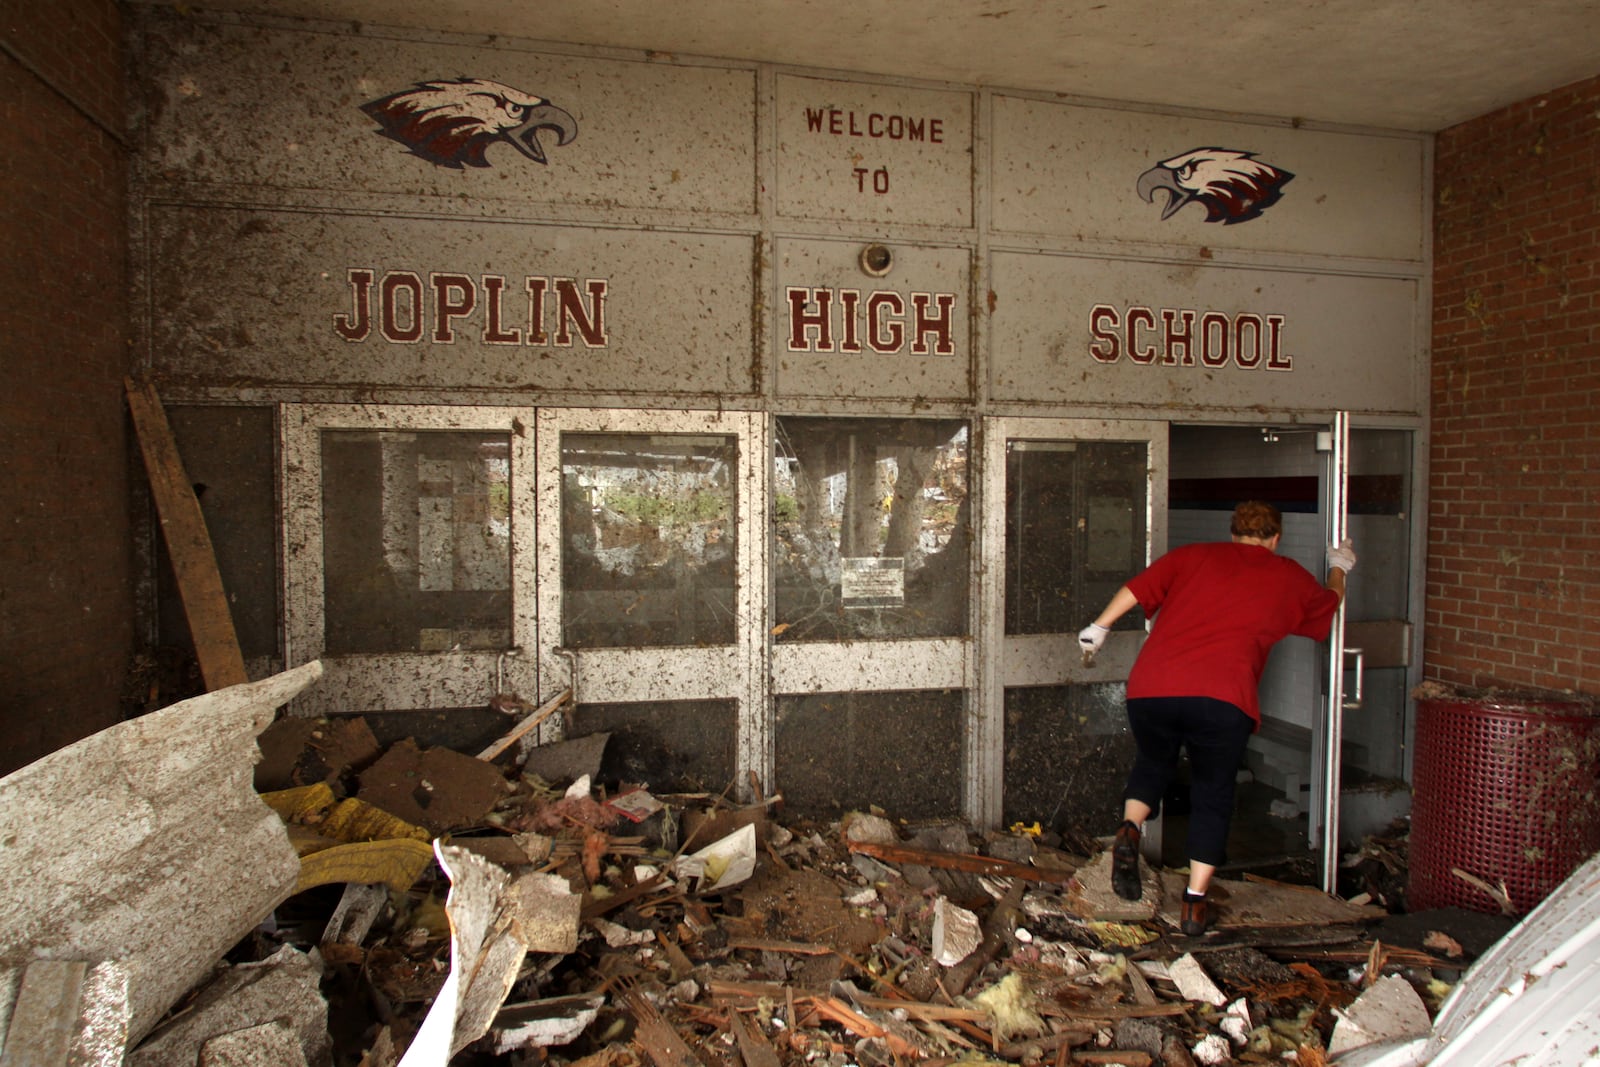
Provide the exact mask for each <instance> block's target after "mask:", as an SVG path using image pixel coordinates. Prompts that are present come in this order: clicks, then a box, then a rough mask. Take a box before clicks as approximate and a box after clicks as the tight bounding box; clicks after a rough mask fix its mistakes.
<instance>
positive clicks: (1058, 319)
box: [990, 252, 1427, 415]
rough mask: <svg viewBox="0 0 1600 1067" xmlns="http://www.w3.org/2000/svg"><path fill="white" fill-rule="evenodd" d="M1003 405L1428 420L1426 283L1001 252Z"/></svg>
mask: <svg viewBox="0 0 1600 1067" xmlns="http://www.w3.org/2000/svg"><path fill="white" fill-rule="evenodd" d="M993 262H994V269H993V276H992V291H993V294H994V295H993V297H992V298H991V302H992V306H993V308H994V311H993V322H994V326H993V359H992V362H991V365H990V393H991V396H993V397H994V398H995V399H998V400H1017V401H1040V402H1045V403H1052V402H1054V403H1064V402H1074V403H1084V404H1124V405H1134V406H1140V407H1147V408H1148V407H1155V408H1162V409H1172V410H1182V409H1193V408H1206V407H1215V408H1233V409H1239V408H1250V407H1258V408H1263V409H1272V410H1279V409H1283V410H1307V409H1309V410H1320V411H1331V410H1340V409H1347V410H1351V411H1363V412H1385V413H1397V414H1409V415H1417V414H1421V413H1422V412H1423V411H1425V410H1426V407H1425V405H1426V399H1427V398H1426V392H1425V389H1424V386H1425V384H1426V383H1425V382H1424V381H1423V380H1422V370H1423V365H1422V364H1421V363H1420V362H1419V360H1418V359H1417V352H1419V351H1420V350H1421V347H1422V344H1423V340H1424V339H1423V338H1422V336H1421V332H1422V331H1423V330H1425V329H1426V326H1427V323H1426V321H1425V320H1424V321H1423V322H1422V323H1421V325H1419V324H1418V322H1417V316H1418V315H1419V314H1421V315H1426V308H1425V307H1422V308H1420V309H1419V306H1418V293H1417V286H1418V283H1417V281H1416V280H1415V279H1411V278H1363V277H1355V276H1348V275H1333V274H1309V273H1298V272H1293V271H1276V270H1246V269H1239V268H1224V267H1206V266H1200V265H1173V264H1160V263H1135V262H1127V263H1118V262H1108V261H1105V260H1098V259H1090V258H1081V257H1077V256H1061V255H1034V254H1025V253H1004V252H1002V253H996V254H995V256H994V259H993Z"/></svg>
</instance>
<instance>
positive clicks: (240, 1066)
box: [198, 1022, 310, 1067]
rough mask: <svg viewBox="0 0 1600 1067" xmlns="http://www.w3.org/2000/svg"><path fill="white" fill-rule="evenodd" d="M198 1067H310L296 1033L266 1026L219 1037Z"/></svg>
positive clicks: (203, 1051) (203, 1053)
mask: <svg viewBox="0 0 1600 1067" xmlns="http://www.w3.org/2000/svg"><path fill="white" fill-rule="evenodd" d="M198 1067H310V1065H309V1064H307V1063H306V1057H305V1053H304V1052H303V1051H302V1050H301V1048H300V1042H299V1040H298V1038H296V1036H295V1032H294V1030H292V1029H291V1028H289V1027H287V1026H285V1025H284V1024H282V1023H280V1022H266V1023H261V1024H259V1025H257V1026H247V1027H245V1028H244V1029H242V1030H233V1031H231V1032H229V1033H226V1034H218V1035H217V1036H216V1037H213V1038H212V1039H211V1040H209V1041H207V1042H206V1043H205V1044H204V1045H203V1046H201V1048H200V1060H199V1064H198Z"/></svg>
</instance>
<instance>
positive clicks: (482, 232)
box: [149, 207, 755, 394]
mask: <svg viewBox="0 0 1600 1067" xmlns="http://www.w3.org/2000/svg"><path fill="white" fill-rule="evenodd" d="M149 230H150V243H149V248H150V261H151V263H152V269H151V272H150V276H151V307H152V310H153V321H152V323H151V337H152V345H151V351H152V353H153V359H154V360H155V363H156V367H157V369H158V370H159V371H160V372H161V373H163V374H165V375H168V376H169V377H170V378H172V379H177V380H182V379H190V380H195V381H205V382H215V381H219V380H232V381H238V382H251V383H258V384H285V385H289V384H307V385H311V384H315V385H329V386H364V385H365V386H376V387H437V388H447V389H480V390H484V389H514V390H522V389H579V388H581V389H587V390H596V391H600V390H608V389H611V390H617V391H623V392H634V391H638V390H655V391H660V392H664V393H679V392H699V391H706V392H712V391H715V392H721V393H729V394H744V393H749V392H750V391H751V389H752V384H751V364H752V362H753V360H752V351H753V345H754V341H753V327H752V325H751V320H750V308H751V305H752V302H753V298H752V293H753V285H754V282H753V277H754V266H753V264H754V262H755V241H754V238H752V237H750V236H747V235H737V234H736V235H727V234H691V233H672V232H666V231H648V232H641V231H630V230H610V229H590V228H568V227H561V226H540V225H522V224H515V223H487V222H484V221H482V220H471V221H469V220H460V221H454V220H438V219H409V218H393V217H371V216H347V215H324V214H310V213H303V212H288V211H243V210H232V209H222V208H185V209H173V208H166V207H161V208H155V209H153V210H152V211H151V213H150V226H149Z"/></svg>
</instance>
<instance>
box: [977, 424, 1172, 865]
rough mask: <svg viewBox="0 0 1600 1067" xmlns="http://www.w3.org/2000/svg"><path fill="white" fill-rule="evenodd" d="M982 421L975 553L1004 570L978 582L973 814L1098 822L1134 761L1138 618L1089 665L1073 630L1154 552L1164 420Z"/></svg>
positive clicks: (1162, 519)
mask: <svg viewBox="0 0 1600 1067" xmlns="http://www.w3.org/2000/svg"><path fill="white" fill-rule="evenodd" d="M985 429H986V434H985V446H984V472H985V474H984V477H985V488H986V493H985V499H988V500H991V501H993V502H994V503H993V505H992V506H991V507H989V508H987V509H986V512H985V519H984V543H985V544H986V545H988V546H990V550H989V551H988V552H987V553H986V557H985V558H986V562H988V563H989V564H990V567H989V568H987V569H988V573H990V574H995V575H999V576H1001V579H1002V580H1000V581H996V582H989V583H987V584H986V585H985V594H984V604H983V618H982V623H983V626H982V629H983V638H982V643H983V646H984V648H985V649H986V654H985V656H984V659H985V662H987V663H993V664H995V665H996V668H997V669H996V670H994V671H990V672H986V676H985V679H984V683H983V705H984V709H985V714H984V715H983V716H982V717H981V720H980V731H979V738H978V744H977V745H976V746H975V749H976V753H977V758H976V760H975V766H974V775H975V777H976V779H977V780H978V781H979V782H980V783H981V784H982V786H983V788H982V789H981V790H980V795H981V797H982V799H983V808H982V810H981V811H979V812H977V813H975V814H977V815H978V816H979V817H980V818H982V817H985V816H986V818H984V821H985V822H986V823H992V822H995V821H1000V822H1002V823H1003V824H1004V825H1011V824H1012V823H1015V822H1019V821H1020V822H1025V823H1033V822H1035V821H1037V822H1040V823H1041V824H1043V825H1046V826H1048V827H1050V828H1053V829H1058V830H1060V829H1069V828H1080V829H1083V830H1086V831H1088V832H1091V833H1093V832H1097V831H1099V830H1102V829H1109V828H1110V827H1111V826H1114V825H1115V823H1116V821H1117V819H1118V818H1120V811H1121V799H1120V798H1121V792H1122V788H1123V785H1124V779H1125V777H1126V774H1127V771H1128V768H1129V766H1130V765H1131V762H1132V755H1133V744H1132V738H1131V736H1130V735H1129V734H1128V730H1127V718H1126V709H1125V705H1124V696H1125V692H1126V683H1127V677H1128V671H1129V669H1130V668H1131V667H1132V665H1133V660H1134V657H1135V656H1136V655H1137V653H1138V650H1139V646H1140V644H1141V642H1142V639H1143V636H1144V630H1145V620H1144V617H1143V614H1142V613H1141V612H1139V611H1138V610H1137V609H1136V610H1135V611H1133V612H1130V613H1129V614H1128V615H1126V616H1124V617H1123V618H1122V620H1120V621H1119V622H1118V624H1117V625H1116V627H1115V628H1114V629H1113V632H1112V634H1111V636H1110V637H1109V638H1108V639H1107V641H1106V644H1105V647H1104V648H1103V649H1102V650H1101V651H1100V653H1099V655H1097V656H1096V657H1095V658H1094V660H1093V661H1092V662H1084V660H1083V657H1082V656H1081V654H1080V653H1079V650H1078V643H1077V634H1078V631H1079V630H1081V629H1082V628H1083V627H1084V626H1085V625H1086V624H1087V623H1089V622H1091V621H1092V620H1093V619H1094V617H1095V616H1096V615H1097V614H1098V613H1099V612H1100V609H1101V608H1103V607H1104V606H1105V604H1106V602H1107V601H1108V600H1109V599H1110V598H1111V595H1112V594H1113V593H1114V592H1116V590H1117V589H1118V587H1120V586H1121V585H1122V584H1123V583H1124V582H1126V581H1127V580H1128V579H1129V578H1131V577H1133V576H1134V575H1135V574H1137V573H1138V572H1139V571H1140V570H1142V569H1143V568H1144V567H1145V565H1146V564H1147V563H1148V562H1149V561H1150V560H1151V559H1152V558H1154V556H1155V555H1158V554H1160V553H1161V552H1162V551H1164V550H1165V547H1166V507H1165V493H1164V487H1165V485H1166V482H1167V473H1166V468H1167V428H1166V424H1165V423H1158V422H1131V421H1093V420H1082V421H1080V420H1071V421H1067V420H1056V419H992V420H988V421H987V422H986V423H985ZM1002 501H1003V502H1004V506H1003V507H1002V506H1001V502H1002ZM1152 836H1154V835H1152Z"/></svg>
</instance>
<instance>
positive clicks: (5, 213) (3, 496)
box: [0, 0, 133, 772]
mask: <svg viewBox="0 0 1600 1067" xmlns="http://www.w3.org/2000/svg"><path fill="white" fill-rule="evenodd" d="M121 32H122V31H121V16H120V14H119V11H118V8H117V5H116V3H115V2H114V0H51V2H49V3H30V2H27V0H0V45H3V48H0V155H3V157H4V158H5V161H6V162H5V166H4V167H0V250H3V252H0V293H4V294H5V299H4V300H0V374H3V379H0V382H3V385H0V456H3V457H4V459H3V461H0V462H3V463H4V468H5V474H4V477H3V478H0V736H3V737H4V741H3V742H0V772H6V771H10V770H13V769H15V768H16V767H19V766H22V765H23V764H25V763H28V762H30V761H31V760H33V759H35V758H37V757H38V756H40V755H43V754H45V753H47V752H49V751H52V750H53V749H55V748H58V747H60V746H61V745H63V744H65V743H67V742H70V741H72V740H75V739H76V738H78V737H80V736H83V735H85V734H88V733H91V732H93V731H95V730H97V729H100V728H101V727H104V726H107V725H109V724H111V723H113V722H116V721H117V720H119V719H120V718H121V717H122V710H121V705H120V697H121V695H122V687H123V683H124V680H125V678H126V677H127V673H128V666H129V659H130V655H131V652H132V646H133V623H132V619H133V596H132V577H131V573H132V557H131V549H130V547H129V546H130V544H131V541H132V539H131V536H130V532H129V505H128V500H129V484H128V483H129V465H128V464H129V445H128V431H127V429H126V427H127V416H126V415H125V414H124V407H123V389H122V379H123V376H124V375H125V374H126V373H127V369H128V368H127V360H128V355H127V344H126V337H127V332H128V309H127V298H126V293H127V229H128V213H127V206H126V205H127V195H126V189H127V181H126V173H127V166H128V153H127V151H126V150H125V148H124V147H123V145H122V144H120V143H119V138H121V137H122V136H123V130H124V125H125V123H124V111H125V104H124V99H125V91H124V88H123V81H122V38H121Z"/></svg>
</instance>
